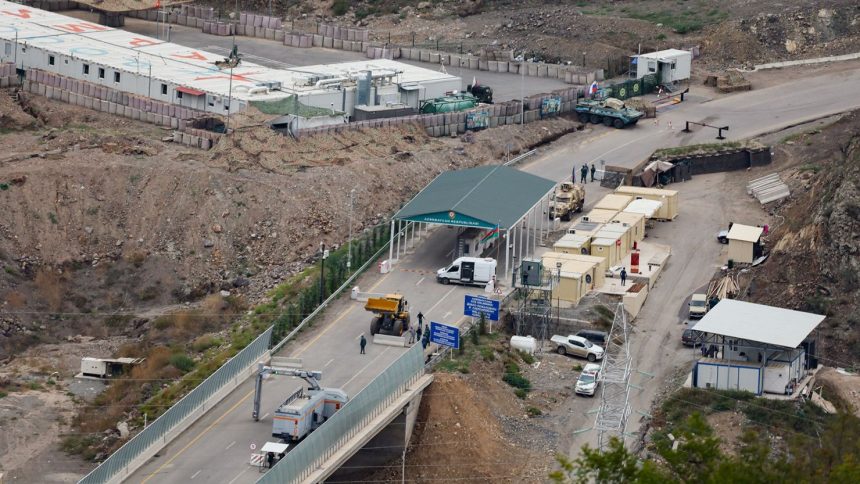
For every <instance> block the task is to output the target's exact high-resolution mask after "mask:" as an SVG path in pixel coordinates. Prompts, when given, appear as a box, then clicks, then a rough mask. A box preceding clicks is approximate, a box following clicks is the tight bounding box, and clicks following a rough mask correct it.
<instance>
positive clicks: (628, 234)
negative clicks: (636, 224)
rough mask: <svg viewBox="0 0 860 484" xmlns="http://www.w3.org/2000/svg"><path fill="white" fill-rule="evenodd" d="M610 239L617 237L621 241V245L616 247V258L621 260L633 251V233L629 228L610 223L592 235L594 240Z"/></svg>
mask: <svg viewBox="0 0 860 484" xmlns="http://www.w3.org/2000/svg"><path fill="white" fill-rule="evenodd" d="M612 237H617V238H618V239H619V240H621V245H619V246H618V258H619V259H623V258H625V257H627V254H629V253H630V250H631V249H633V233H632V231H631V230H630V226H629V225H628V226H624V225H622V224H612V223H610V224H606V225H604V226H603V228H602V229H600V232H597V233H596V234H594V238H595V239H611V238H612Z"/></svg>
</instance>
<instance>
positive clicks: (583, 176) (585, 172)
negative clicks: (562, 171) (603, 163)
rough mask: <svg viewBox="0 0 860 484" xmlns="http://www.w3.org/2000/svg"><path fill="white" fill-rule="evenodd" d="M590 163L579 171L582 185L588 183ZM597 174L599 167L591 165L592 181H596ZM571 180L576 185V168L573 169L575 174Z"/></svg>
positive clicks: (583, 165)
mask: <svg viewBox="0 0 860 484" xmlns="http://www.w3.org/2000/svg"><path fill="white" fill-rule="evenodd" d="M588 172H589V169H588V163H583V164H582V167H581V168H580V169H579V175H580V177H579V181H580V182H581V183H588ZM595 173H597V167H596V166H594V163H592V164H591V181H592V182H593V181H594V174H595ZM571 179H572V180H573V182H574V183H576V168H574V169H573V174H572V175H571Z"/></svg>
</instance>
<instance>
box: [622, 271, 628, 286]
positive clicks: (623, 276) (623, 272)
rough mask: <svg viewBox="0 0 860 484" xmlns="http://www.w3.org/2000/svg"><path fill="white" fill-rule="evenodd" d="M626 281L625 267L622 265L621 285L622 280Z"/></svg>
mask: <svg viewBox="0 0 860 484" xmlns="http://www.w3.org/2000/svg"><path fill="white" fill-rule="evenodd" d="M625 281H627V269H625V268H624V267H622V268H621V285H622V286H623V285H624V282H625Z"/></svg>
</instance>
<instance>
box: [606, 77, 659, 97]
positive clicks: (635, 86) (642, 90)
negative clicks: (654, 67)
mask: <svg viewBox="0 0 860 484" xmlns="http://www.w3.org/2000/svg"><path fill="white" fill-rule="evenodd" d="M659 84H660V82H659V80H658V78H657V74H648V75H647V76H644V77H642V78H640V79H630V80H627V81H624V82H620V83H618V84H613V85H611V86H606V87H604V88H603V89H601V91H603V94H604V96H605V97H614V98H616V99H622V100H623V99H629V98H631V97H636V96H641V95H643V94H649V93H652V92H654V90H655V89H656V88H657V86H658V85H659Z"/></svg>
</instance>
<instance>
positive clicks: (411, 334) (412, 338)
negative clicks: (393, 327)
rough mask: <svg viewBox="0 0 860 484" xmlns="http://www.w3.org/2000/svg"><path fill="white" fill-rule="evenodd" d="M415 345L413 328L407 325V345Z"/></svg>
mask: <svg viewBox="0 0 860 484" xmlns="http://www.w3.org/2000/svg"><path fill="white" fill-rule="evenodd" d="M414 343H415V326H412V325H411V324H410V325H409V344H414Z"/></svg>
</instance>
